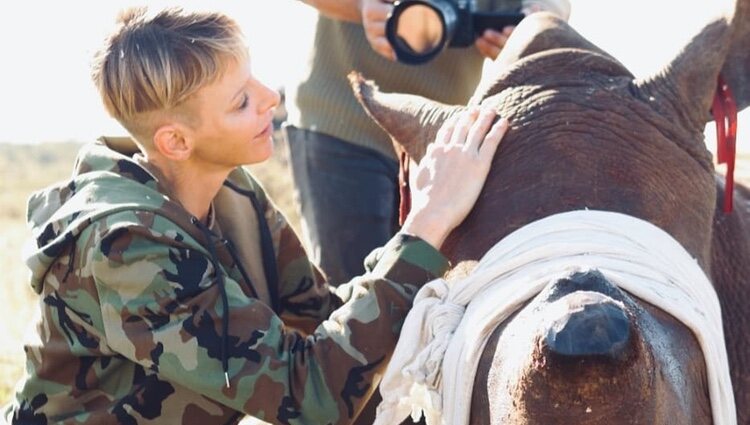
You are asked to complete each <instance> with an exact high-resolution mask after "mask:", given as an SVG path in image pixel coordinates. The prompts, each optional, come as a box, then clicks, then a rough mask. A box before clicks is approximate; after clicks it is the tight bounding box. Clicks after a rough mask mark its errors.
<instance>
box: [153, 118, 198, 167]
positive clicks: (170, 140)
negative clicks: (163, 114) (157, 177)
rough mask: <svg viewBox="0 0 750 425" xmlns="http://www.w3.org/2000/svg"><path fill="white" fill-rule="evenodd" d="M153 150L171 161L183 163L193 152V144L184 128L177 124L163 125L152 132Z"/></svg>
mask: <svg viewBox="0 0 750 425" xmlns="http://www.w3.org/2000/svg"><path fill="white" fill-rule="evenodd" d="M153 141H154V148H155V149H156V151H157V152H159V154H161V155H162V156H164V157H165V158H167V159H170V160H172V161H185V160H187V159H188V158H190V155H191V154H192V152H193V143H192V141H191V138H190V137H189V134H188V132H187V131H186V129H185V128H183V127H182V126H180V125H178V124H165V125H162V126H161V127H159V128H157V129H156V132H154V138H153Z"/></svg>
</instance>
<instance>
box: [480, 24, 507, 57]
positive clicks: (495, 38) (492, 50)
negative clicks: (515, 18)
mask: <svg viewBox="0 0 750 425" xmlns="http://www.w3.org/2000/svg"><path fill="white" fill-rule="evenodd" d="M515 28H516V27H515V26H507V27H505V28H503V30H502V32H501V31H495V30H491V29H488V30H484V32H483V33H482V35H481V36H479V37H477V40H476V41H475V42H474V46H476V48H477V50H479V53H481V54H482V55H483V56H484V57H486V58H490V59H492V60H495V59H496V58H497V55H499V54H500V51H501V50H503V47H505V43H506V42H507V41H508V37H510V34H511V33H513V30H514V29H515Z"/></svg>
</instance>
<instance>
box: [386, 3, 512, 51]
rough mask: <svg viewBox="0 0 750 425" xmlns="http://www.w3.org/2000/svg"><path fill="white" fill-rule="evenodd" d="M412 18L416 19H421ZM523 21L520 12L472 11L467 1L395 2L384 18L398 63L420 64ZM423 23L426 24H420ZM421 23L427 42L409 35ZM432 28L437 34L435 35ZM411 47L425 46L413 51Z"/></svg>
mask: <svg viewBox="0 0 750 425" xmlns="http://www.w3.org/2000/svg"><path fill="white" fill-rule="evenodd" d="M418 10H419V12H412V11H418ZM412 16H415V17H416V16H420V17H421V20H420V19H413V18H412ZM425 16H429V19H426V18H425ZM523 18H524V14H522V13H495V12H478V11H475V10H473V3H472V2H471V1H470V0H399V1H397V2H395V3H394V5H393V10H392V12H391V14H390V15H389V16H388V18H387V21H386V38H387V39H388V41H389V42H390V43H391V46H392V47H393V49H394V51H395V52H396V57H397V58H398V60H399V61H400V62H404V63H407V64H420V63H424V62H427V61H429V60H431V59H432V58H434V57H435V56H437V54H438V53H440V51H442V50H443V49H444V48H445V47H469V46H471V45H473V44H474V42H475V41H476V39H477V38H478V37H479V36H480V35H481V34H482V33H483V32H484V31H485V30H486V29H494V30H497V31H500V30H502V29H503V28H505V27H506V26H508V25H516V24H518V23H519V22H521V20H522V19H523ZM427 21H429V22H430V23H429V24H427V23H424V22H427ZM421 24H424V25H425V26H426V28H428V27H429V28H430V29H429V30H427V29H426V30H425V31H426V33H427V32H429V42H428V43H425V41H424V40H423V39H420V38H419V37H414V36H413V34H414V32H415V31H418V30H419V28H413V27H414V26H418V25H421ZM436 27H439V28H440V29H439V31H441V32H438V33H436V32H435V28H436ZM404 34H412V35H411V38H412V39H414V40H418V41H417V42H415V43H409V42H408V41H407V40H408V39H409V38H410V36H408V35H406V36H405V35H404ZM414 45H419V46H428V47H427V48H417V49H415V48H414Z"/></svg>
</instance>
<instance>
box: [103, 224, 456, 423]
mask: <svg viewBox="0 0 750 425" xmlns="http://www.w3.org/2000/svg"><path fill="white" fill-rule="evenodd" d="M154 238H155V237H154V234H153V232H152V231H151V230H149V229H145V230H143V231H137V229H135V230H134V229H129V230H128V231H117V232H111V233H108V234H107V233H106V232H105V234H104V235H103V238H102V239H101V243H100V244H99V247H100V248H99V249H97V250H94V251H95V254H93V255H92V257H90V263H89V264H90V265H91V273H92V276H93V278H94V281H95V284H96V288H97V291H98V296H99V301H100V304H101V310H102V318H103V319H102V320H103V327H104V332H105V336H106V339H107V343H108V345H109V346H110V347H111V348H112V349H113V350H115V351H117V352H118V353H120V354H122V355H123V356H125V357H126V358H128V359H130V360H132V361H133V362H136V363H138V364H140V365H142V366H143V367H144V368H146V369H148V370H151V371H153V372H155V373H157V374H158V376H159V377H160V379H163V380H165V381H166V382H167V383H169V382H172V383H175V384H179V385H182V386H184V387H187V388H191V389H193V390H194V391H196V392H197V393H200V394H202V395H204V396H206V397H209V398H211V399H213V400H216V401H218V402H220V403H222V404H224V405H227V406H229V407H231V408H234V409H236V410H238V411H242V412H245V413H246V414H249V415H253V416H256V417H258V418H261V419H263V420H266V421H268V422H272V423H290V424H325V423H333V424H345V423H350V422H351V421H352V418H354V417H355V416H356V415H357V414H358V412H359V411H360V409H361V408H362V407H363V406H364V403H365V402H366V401H367V399H368V398H369V397H370V395H371V394H372V392H373V391H374V388H375V385H376V384H377V382H376V379H378V378H377V377H378V376H380V375H382V373H383V371H384V368H385V366H386V363H387V362H388V359H389V358H390V355H391V354H392V351H393V349H394V347H395V344H396V340H397V338H398V334H399V332H400V328H401V324H402V322H403V320H404V318H405V315H406V313H407V311H408V310H409V308H410V307H411V302H412V300H413V297H414V295H415V292H416V290H417V288H418V287H419V286H421V285H422V284H423V283H425V282H426V281H428V280H430V279H432V278H434V277H435V276H436V275H438V274H441V273H442V272H443V271H444V270H445V268H446V266H447V263H446V261H445V259H444V258H443V257H442V256H441V255H440V254H439V253H438V252H437V251H435V250H434V249H433V248H431V247H430V246H429V245H428V244H427V243H425V242H424V241H422V240H420V239H418V238H414V237H410V236H407V235H403V234H398V235H396V236H395V237H394V238H393V239H392V240H391V241H390V242H389V243H388V244H387V245H386V247H385V248H384V249H383V251H382V253H381V257H380V259H379V261H378V262H377V265H376V266H375V268H374V269H373V270H372V272H371V273H369V274H367V275H365V276H363V277H361V278H358V279H356V280H355V281H353V282H352V283H350V284H348V285H347V286H346V289H344V290H343V291H344V292H346V293H347V294H346V295H345V296H344V297H343V298H346V299H348V301H347V302H346V303H344V304H343V305H342V306H341V307H340V308H339V309H337V310H335V311H334V312H333V314H331V316H330V318H329V319H328V320H325V321H323V322H322V323H321V324H320V325H319V326H318V327H317V328H316V329H315V331H314V333H312V334H311V335H308V336H303V335H302V334H300V333H298V332H296V331H292V330H290V329H289V328H286V327H285V326H284V323H283V322H282V320H281V318H280V317H278V316H277V315H275V314H274V313H273V311H272V310H271V309H270V308H269V307H267V306H266V305H265V304H263V303H262V302H259V301H257V300H255V299H252V298H248V297H247V296H245V295H244V294H243V291H242V289H241V288H240V287H239V286H238V283H237V282H235V281H233V280H231V279H229V278H228V277H223V278H222V277H220V276H219V274H220V273H222V272H221V269H219V268H218V267H217V266H216V265H215V264H214V263H213V260H212V259H211V257H210V255H207V253H205V252H201V251H199V250H196V249H190V248H189V247H187V246H185V245H172V246H170V245H167V244H165V243H161V242H163V241H161V240H155V239H154ZM222 292H225V293H226V296H227V302H228V306H229V308H228V311H227V310H225V308H224V307H223V306H224V302H223V301H222V297H223V293H222ZM224 315H229V316H228V317H229V326H228V330H227V331H226V332H224V331H223V329H222V318H223V316H224ZM225 338H226V342H228V350H227V352H226V353H225V354H226V356H227V357H228V375H229V387H227V385H226V383H225V378H224V371H223V367H222V352H221V347H222V343H223V341H224V339H225Z"/></svg>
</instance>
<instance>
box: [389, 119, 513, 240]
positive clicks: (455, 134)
mask: <svg viewBox="0 0 750 425" xmlns="http://www.w3.org/2000/svg"><path fill="white" fill-rule="evenodd" d="M494 118H495V111H494V110H493V109H490V108H483V109H482V110H481V112H480V110H479V108H471V109H469V110H468V111H466V112H463V113H461V114H457V115H455V116H454V117H453V118H451V119H449V120H447V121H446V122H445V123H444V124H443V126H442V127H441V128H440V131H438V134H437V137H436V139H435V143H432V144H430V145H429V146H428V148H427V152H426V153H425V156H424V157H423V158H422V159H421V160H420V162H419V165H418V166H417V168H416V169H415V170H414V176H415V177H416V178H415V185H414V186H413V187H412V188H411V191H412V209H411V211H410V212H409V215H408V216H407V217H406V220H405V222H404V226H403V228H402V231H404V232H405V233H409V234H412V235H415V236H419V237H420V238H422V239H424V240H425V241H427V242H428V243H430V244H431V245H432V246H434V247H436V248H440V246H441V245H442V244H443V241H444V240H445V238H446V236H448V233H450V232H451V231H452V230H453V229H454V228H455V227H456V226H458V225H459V224H461V222H462V221H463V220H464V218H466V216H467V215H468V214H469V211H471V209H472V207H473V206H474V203H475V202H476V200H477V198H478V197H479V192H480V191H481V190H482V187H483V186H484V181H485V179H486V178H487V173H488V172H489V170H490V164H491V163H492V158H493V157H494V156H495V151H496V150H497V146H498V145H499V144H500V140H501V139H502V138H503V135H504V134H505V132H506V130H507V129H508V120H506V119H505V118H501V119H499V120H498V121H497V122H495V124H494V125H492V121H493V119H494Z"/></svg>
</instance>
